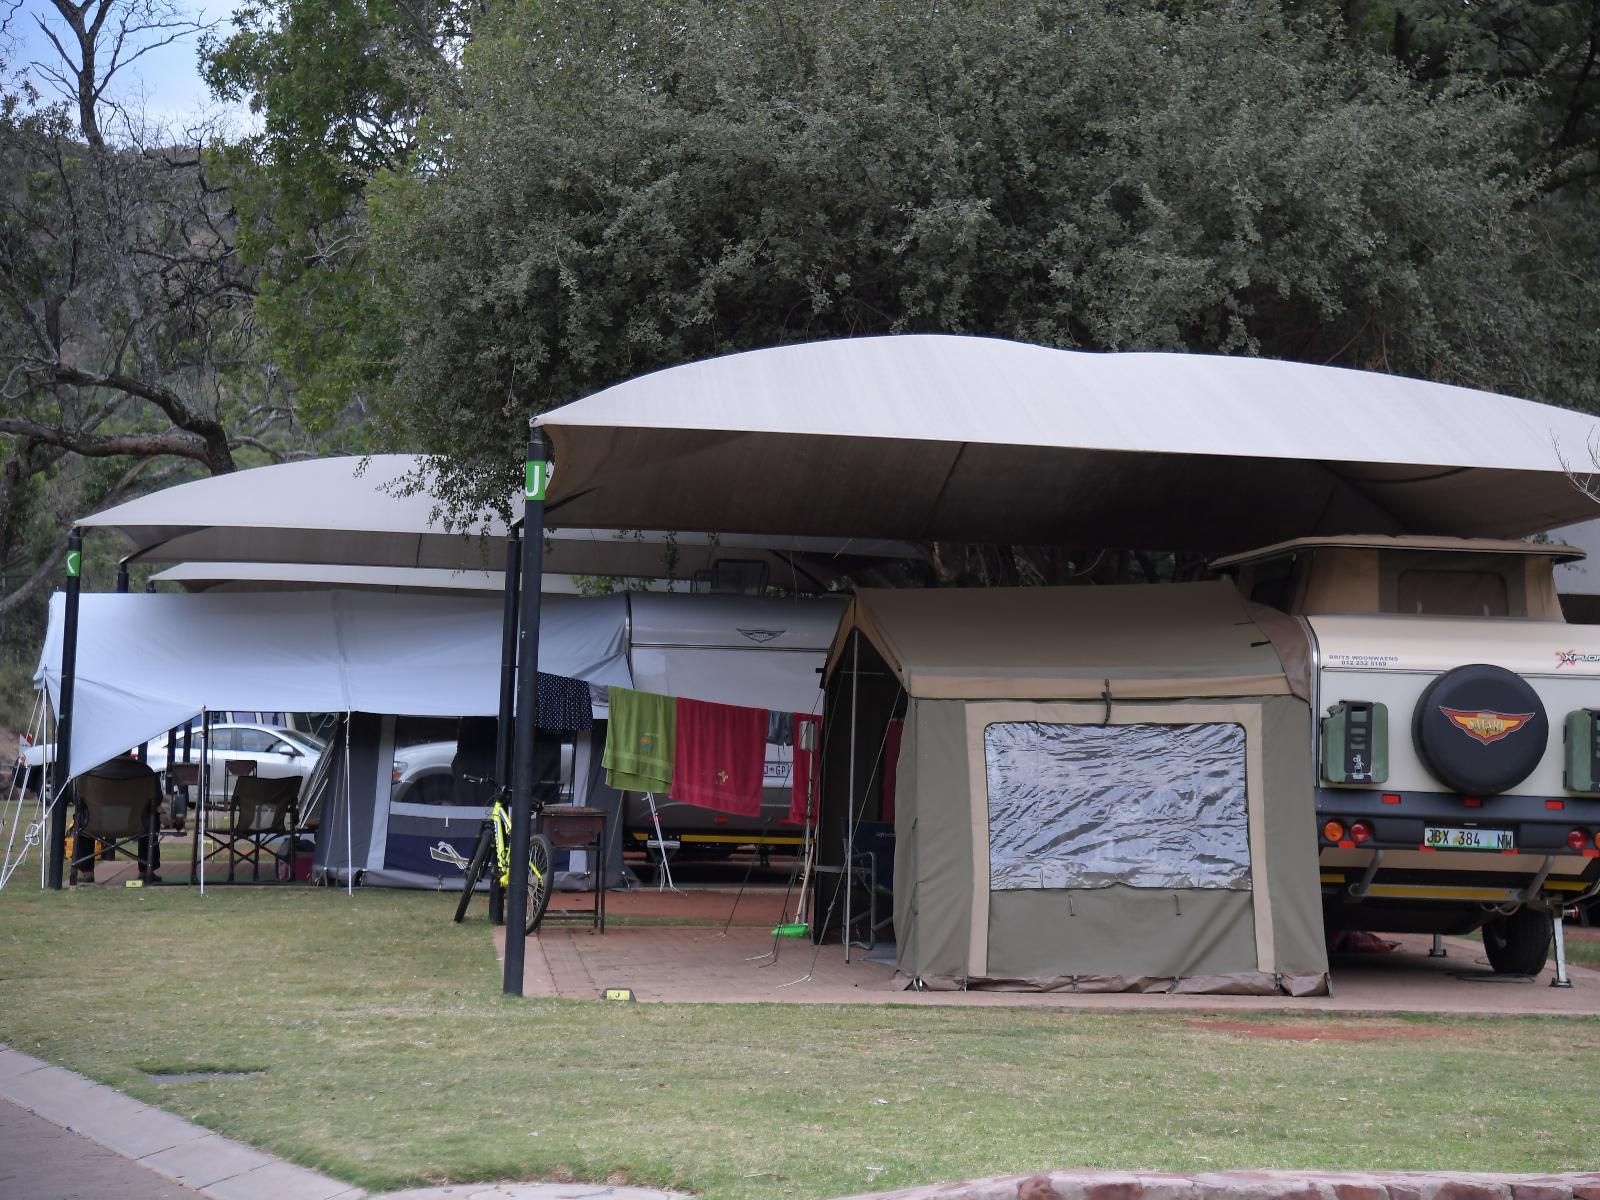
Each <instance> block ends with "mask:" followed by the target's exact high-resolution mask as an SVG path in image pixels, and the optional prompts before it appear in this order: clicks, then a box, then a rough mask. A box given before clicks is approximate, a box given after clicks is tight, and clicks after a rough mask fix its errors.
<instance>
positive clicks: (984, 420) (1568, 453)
mask: <svg viewBox="0 0 1600 1200" xmlns="http://www.w3.org/2000/svg"><path fill="white" fill-rule="evenodd" d="M539 424H540V425H542V426H543V427H544V428H545V430H546V432H548V433H549V434H550V436H551V439H552V442H553V445H554V450H555V458H556V470H555V474H554V476H553V478H552V480H551V484H550V492H549V496H548V500H547V508H546V516H547V519H548V520H549V521H550V522H551V523H552V524H555V525H581V526H584V527H593V528H611V529H618V528H620V529H629V528H637V527H639V526H641V525H652V526H654V527H656V528H667V529H721V530H723V531H725V532H746V533H761V532H783V533H788V534H810V535H816V536H825V537H851V536H860V537H893V538H906V539H910V540H912V541H943V540H948V541H969V542H1003V543H1009V544H1012V545H1018V544H1021V545H1060V546H1124V547H1141V548H1146V549H1159V550H1194V551H1200V552H1203V553H1207V554H1226V553H1231V552H1234V551H1237V550H1243V549H1245V548H1247V547H1249V546H1252V545H1256V546H1259V545H1263V544H1265V543H1268V542H1273V541H1278V540H1280V539H1283V538H1289V537H1297V536H1301V535H1304V534H1328V533H1340V532H1343V531H1345V530H1351V529H1360V530H1365V531H1368V532H1373V533H1430V534H1450V535H1454V536H1472V537H1521V536H1524V535H1526V534H1530V533H1535V532H1538V531H1540V530H1545V529H1551V528H1553V527H1555V526H1557V525H1561V524H1564V523H1568V522H1571V521H1577V520H1582V519H1583V518H1585V517H1587V516H1590V515H1592V514H1593V511H1594V505H1593V502H1592V501H1590V500H1589V499H1588V498H1587V497H1586V496H1585V495H1584V494H1583V493H1582V492H1580V491H1579V490H1578V489H1577V488H1575V487H1573V486H1572V481H1571V480H1570V479H1569V478H1568V476H1567V473H1566V470H1565V468H1564V466H1563V461H1562V460H1563V457H1564V458H1565V459H1566V461H1567V462H1574V463H1586V462H1587V461H1588V447H1589V446H1590V445H1591V444H1592V443H1594V442H1595V441H1596V439H1597V438H1600V422H1597V421H1596V418H1595V417H1593V416H1591V415H1589V414H1586V413H1579V412H1572V411H1568V410H1565V409H1559V408H1552V407H1549V406H1547V405H1543V404H1534V403H1530V402H1528V401H1525V400H1518V399H1515V398H1512V397H1509V396H1497V395H1493V394H1490V393H1487V392H1480V391H1474V390H1471V389H1468V388H1460V387H1451V386H1449V385H1446V384H1441V383H1434V382H1431V381H1428V380H1419V379H1405V378H1401V377H1399V376H1394V375H1383V374H1379V373H1376V372H1366V371H1351V370H1344V369H1341V368H1337V367H1327V366H1315V365H1308V364H1304V363H1291V362H1279V361H1273V360H1269V359H1253V358H1235V357H1223V356H1211V355H1203V354H1148V353H1121V354H1096V353H1086V352H1078V351H1069V350H1057V349H1051V348H1049V347H1044V346H1030V345H1023V344H1021V343H1017V342H1007V341H1002V340H999V339H995V338H981V337H954V336H947V335H936V334H905V335H900V336H895V337H868V338H847V339H843V340H839V341H829V342H814V343H808V344H804V345H791V346H781V347H776V348H772V349H766V350H753V351H749V352H746V353H742V354H732V355H728V356H726V357H724V358H717V359H712V360H708V361H705V362H696V363H687V364H684V365H681V366H676V367H671V368H668V369H666V370H662V371H657V372H655V373H654V374H650V375H644V376H640V377H639V378H637V379H631V380H628V381H627V382H625V383H620V384H617V385H616V386H614V387H611V388H608V389H606V390H605V391H602V392H597V393H595V394H594V395H592V396H589V397H587V398H586V399H582V400H578V401H576V402H574V403H572V404H569V405H567V406H565V407H563V408H559V409H555V410H553V411H551V412H548V413H545V414H544V415H543V416H542V417H540V418H539Z"/></svg>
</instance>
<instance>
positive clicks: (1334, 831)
mask: <svg viewBox="0 0 1600 1200" xmlns="http://www.w3.org/2000/svg"><path fill="white" fill-rule="evenodd" d="M1322 836H1323V837H1325V838H1327V839H1328V840H1329V841H1330V842H1340V841H1343V840H1344V823H1343V822H1342V821H1329V822H1328V823H1327V824H1326V825H1324V826H1323V827H1322Z"/></svg>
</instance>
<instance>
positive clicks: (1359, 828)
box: [1350, 821, 1372, 846]
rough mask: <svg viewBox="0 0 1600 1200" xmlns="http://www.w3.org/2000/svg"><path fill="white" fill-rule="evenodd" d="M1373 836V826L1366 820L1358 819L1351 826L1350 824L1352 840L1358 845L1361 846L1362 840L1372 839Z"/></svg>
mask: <svg viewBox="0 0 1600 1200" xmlns="http://www.w3.org/2000/svg"><path fill="white" fill-rule="evenodd" d="M1371 838H1372V826H1371V825H1368V824H1367V823H1366V822H1365V821H1356V822H1354V823H1352V824H1351V826H1350V840H1351V841H1352V842H1355V843H1356V845H1358V846H1359V845H1360V844H1361V843H1362V842H1365V841H1370V840H1371Z"/></svg>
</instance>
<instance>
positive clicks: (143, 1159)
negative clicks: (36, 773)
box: [0, 1042, 1600, 1200]
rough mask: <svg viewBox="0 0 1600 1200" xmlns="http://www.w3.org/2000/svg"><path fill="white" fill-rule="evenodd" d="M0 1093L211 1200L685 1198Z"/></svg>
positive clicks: (60, 1089) (68, 1093)
mask: <svg viewBox="0 0 1600 1200" xmlns="http://www.w3.org/2000/svg"><path fill="white" fill-rule="evenodd" d="M0 1098H3V1099H6V1100H9V1101H10V1102H11V1103H13V1104H15V1105H18V1106H19V1107H21V1108H25V1109H27V1110H28V1111H29V1112H31V1113H33V1114H34V1115H35V1116H39V1117H42V1118H44V1119H45V1120H46V1121H50V1122H53V1123H54V1124H56V1125H59V1126H61V1127H62V1128H63V1129H69V1130H71V1131H72V1132H73V1133H78V1134H82V1135H83V1136H84V1137H86V1138H88V1139H90V1140H91V1141H95V1142H99V1143H100V1144H101V1145H102V1146H104V1147H105V1148H106V1149H108V1150H111V1151H114V1152H115V1153H117V1154H120V1155H122V1157H123V1158H126V1159H128V1160H129V1161H131V1162H136V1163H138V1164H139V1165H140V1166H143V1167H148V1168H149V1169H150V1170H152V1171H154V1172H156V1173H157V1174H158V1175H163V1176H165V1177H166V1178H168V1179H171V1180H173V1181H174V1182H176V1183H181V1184H183V1185H184V1186H185V1187H190V1188H194V1189H195V1190H196V1191H197V1192H199V1193H200V1194H201V1195H202V1196H207V1197H209V1198H210V1200H682V1198H681V1197H680V1194H679V1193H676V1192H662V1191H656V1190H654V1189H651V1188H632V1187H616V1186H612V1185H610V1184H604V1183H458V1184H451V1185H449V1186H446V1187H428V1188H415V1189H408V1190H406V1191H402V1192H387V1193H385V1194H384V1195H382V1196H369V1195H368V1193H367V1192H366V1191H365V1190H364V1189H362V1188H358V1187H351V1186H350V1185H349V1184H348V1183H344V1182H343V1181H341V1180H338V1179H332V1178H330V1177H328V1176H327V1175H321V1174H318V1173H317V1172H316V1171H312V1170H308V1169H307V1168H305V1167H297V1166H295V1165H294V1164H293V1163H289V1162H284V1161H283V1159H281V1158H274V1157H273V1156H272V1155H270V1154H263V1153H262V1152H261V1151H259V1150H255V1149H253V1148H251V1147H249V1146H246V1145H245V1144H244V1143H243V1142H235V1141H233V1140H232V1139H230V1138H225V1137H222V1136H221V1135H220V1134H215V1133H212V1132H211V1131H210V1130H207V1129H202V1128H200V1126H198V1125H193V1124H190V1123H189V1122H188V1121H185V1120H184V1119H183V1118H182V1117H175V1116H173V1115H172V1114H171V1113H169V1112H163V1111H162V1110H161V1109H159V1108H153V1107H151V1106H150V1105H148V1104H142V1103H140V1102H139V1101H138V1100H135V1099H133V1097H131V1096H125V1095H123V1094H122V1093H121V1092H119V1091H117V1090H116V1089H115V1088H110V1087H107V1086H105V1084H102V1083H95V1082H94V1081H93V1080H91V1079H85V1078H84V1077H83V1076H82V1075H79V1074H77V1073H76V1072H74V1071H68V1070H67V1069H66V1068H64V1067H53V1066H51V1065H50V1064H49V1063H47V1062H45V1061H43V1060H42V1059H38V1058H34V1057H33V1056H32V1055H29V1054H24V1053H22V1052H21V1051H20V1050H13V1049H12V1048H11V1047H10V1046H7V1045H6V1044H5V1043H3V1042H0ZM1530 1200H1544V1198H1543V1197H1532V1198H1530ZM1595 1200H1600V1197H1596V1198H1595Z"/></svg>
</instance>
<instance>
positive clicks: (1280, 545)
mask: <svg viewBox="0 0 1600 1200" xmlns="http://www.w3.org/2000/svg"><path fill="white" fill-rule="evenodd" d="M1316 549H1338V550H1372V549H1378V550H1437V551H1447V552H1453V553H1457V554H1544V555H1548V556H1549V557H1551V558H1553V559H1555V560H1556V561H1557V562H1562V563H1566V562H1577V561H1579V560H1581V559H1584V558H1587V557H1588V556H1589V552H1588V551H1587V550H1580V549H1579V548H1578V547H1577V546H1569V545H1567V544H1566V543H1565V542H1516V541H1506V540H1502V539H1498V538H1461V537H1424V536H1422V535H1420V534H1396V535H1388V536H1386V535H1381V534H1340V535H1337V536H1331V537H1302V538H1291V539H1290V540H1289V541H1286V542H1274V543H1273V544H1272V545H1270V546H1262V547H1261V548H1260V549H1258V550H1246V551H1244V552H1243V553H1241V554H1230V555H1228V556H1227V557H1226V558H1219V559H1217V560H1216V561H1215V562H1213V563H1212V564H1211V569H1212V570H1213V571H1230V570H1232V569H1233V568H1235V567H1242V566H1244V565H1245V564H1246V563H1254V562H1264V561H1266V560H1267V559H1270V558H1281V557H1283V556H1284V555H1286V554H1293V553H1295V552H1296V551H1298V550H1316Z"/></svg>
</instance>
